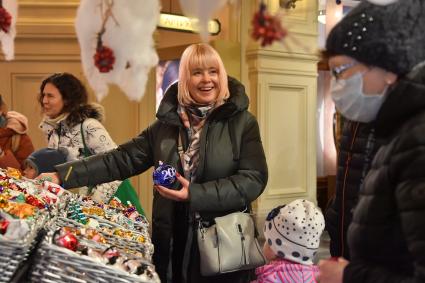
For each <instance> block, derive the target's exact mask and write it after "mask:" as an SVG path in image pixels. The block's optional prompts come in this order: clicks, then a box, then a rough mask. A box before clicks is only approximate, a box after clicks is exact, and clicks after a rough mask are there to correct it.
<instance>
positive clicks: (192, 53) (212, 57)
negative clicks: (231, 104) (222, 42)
mask: <svg viewBox="0 0 425 283" xmlns="http://www.w3.org/2000/svg"><path fill="white" fill-rule="evenodd" d="M195 67H202V68H211V67H214V68H216V69H217V71H218V80H219V87H220V89H219V92H218V96H217V99H216V102H220V103H221V102H223V101H224V100H225V99H227V98H228V97H229V95H230V93H229V88H228V86H227V72H226V69H225V68H224V65H223V61H222V60H221V58H220V55H218V53H217V51H215V49H214V48H212V47H211V46H210V45H208V44H206V43H198V44H192V45H189V46H188V47H187V48H186V49H185V50H184V52H183V55H182V57H181V59H180V67H179V82H178V95H177V98H178V100H179V103H180V104H181V105H191V104H196V101H195V100H193V98H192V97H191V96H190V93H189V81H190V76H191V70H193V68H195Z"/></svg>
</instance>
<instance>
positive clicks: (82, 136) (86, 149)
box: [80, 121, 93, 194]
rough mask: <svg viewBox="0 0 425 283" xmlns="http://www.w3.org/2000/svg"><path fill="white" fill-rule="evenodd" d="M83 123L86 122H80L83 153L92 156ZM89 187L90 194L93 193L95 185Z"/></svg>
mask: <svg viewBox="0 0 425 283" xmlns="http://www.w3.org/2000/svg"><path fill="white" fill-rule="evenodd" d="M83 123H84V121H82V122H81V124H80V132H81V138H82V140H83V146H84V148H83V155H84V157H89V156H92V154H91V152H90V150H89V148H88V147H87V144H86V140H85V139H84V130H83ZM87 188H88V194H91V193H92V191H93V186H88V187H87Z"/></svg>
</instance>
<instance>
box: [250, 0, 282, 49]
mask: <svg viewBox="0 0 425 283" xmlns="http://www.w3.org/2000/svg"><path fill="white" fill-rule="evenodd" d="M252 25H253V30H252V37H253V38H254V39H255V40H259V39H261V46H263V47H264V46H266V45H270V44H272V43H273V41H275V40H282V39H283V38H284V37H285V36H286V35H287V34H288V31H287V30H286V29H285V28H283V27H282V24H281V22H280V19H279V17H277V16H271V15H269V13H268V12H267V9H266V5H265V4H264V3H261V4H260V9H259V11H258V12H256V13H255V14H254V18H253V19H252Z"/></svg>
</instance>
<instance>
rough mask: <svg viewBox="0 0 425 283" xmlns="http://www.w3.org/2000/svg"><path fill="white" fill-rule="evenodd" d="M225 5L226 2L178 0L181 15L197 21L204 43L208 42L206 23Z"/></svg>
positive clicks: (218, 0) (225, 0) (222, 0)
mask: <svg viewBox="0 0 425 283" xmlns="http://www.w3.org/2000/svg"><path fill="white" fill-rule="evenodd" d="M226 3H227V0H180V5H181V7H182V9H183V13H184V14H185V15H186V16H188V17H191V18H197V19H198V20H199V23H198V24H199V33H200V35H201V39H202V40H203V41H204V42H207V41H208V21H209V20H211V18H212V17H213V15H214V14H215V13H216V12H217V11H219V10H220V9H221V8H223V6H224V5H225V4H226Z"/></svg>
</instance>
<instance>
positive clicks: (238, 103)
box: [156, 77, 249, 126]
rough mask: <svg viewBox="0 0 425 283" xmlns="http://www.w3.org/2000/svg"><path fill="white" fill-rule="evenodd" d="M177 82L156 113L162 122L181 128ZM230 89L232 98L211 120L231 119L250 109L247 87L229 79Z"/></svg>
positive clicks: (167, 93) (171, 87) (169, 89)
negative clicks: (246, 92)
mask: <svg viewBox="0 0 425 283" xmlns="http://www.w3.org/2000/svg"><path fill="white" fill-rule="evenodd" d="M177 84H178V83H177V82H175V83H174V84H173V85H171V86H170V87H169V88H168V89H167V91H166V92H165V95H164V98H163V99H162V101H161V104H160V106H159V108H158V112H157V113H156V117H157V118H158V119H159V120H160V121H164V122H167V123H170V124H174V125H178V126H181V125H182V123H181V121H180V117H179V115H178V113H177V107H178V100H177V92H178V90H177ZM228 87H229V92H230V97H229V98H228V99H227V100H226V102H225V103H224V104H223V105H221V106H219V107H217V109H215V110H213V112H212V113H211V114H210V117H209V119H210V120H221V119H225V118H229V117H231V116H233V115H235V114H236V113H238V112H241V111H244V110H247V109H248V106H249V99H248V96H247V95H246V94H245V87H244V86H243V85H242V84H241V83H240V82H239V81H238V80H236V79H234V78H232V77H228Z"/></svg>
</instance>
